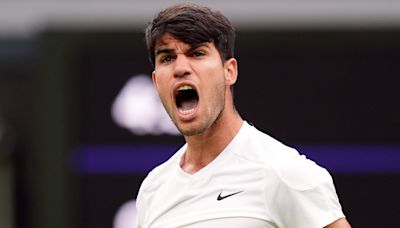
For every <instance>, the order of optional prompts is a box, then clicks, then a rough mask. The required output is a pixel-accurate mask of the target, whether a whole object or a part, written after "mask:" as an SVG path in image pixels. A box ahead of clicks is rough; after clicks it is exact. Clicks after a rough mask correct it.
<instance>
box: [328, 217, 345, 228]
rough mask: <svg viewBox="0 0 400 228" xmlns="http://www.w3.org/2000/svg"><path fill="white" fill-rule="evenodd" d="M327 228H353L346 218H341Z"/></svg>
mask: <svg viewBox="0 0 400 228" xmlns="http://www.w3.org/2000/svg"><path fill="white" fill-rule="evenodd" d="M325 228H351V226H350V224H349V222H348V221H347V219H346V218H341V219H338V220H336V221H334V222H333V223H331V224H329V225H327V226H325Z"/></svg>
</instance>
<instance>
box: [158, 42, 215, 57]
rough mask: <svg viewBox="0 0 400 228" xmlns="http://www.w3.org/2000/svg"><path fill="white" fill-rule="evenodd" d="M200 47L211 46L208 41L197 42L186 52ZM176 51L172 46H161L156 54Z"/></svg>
mask: <svg viewBox="0 0 400 228" xmlns="http://www.w3.org/2000/svg"><path fill="white" fill-rule="evenodd" d="M199 47H207V48H208V47H209V45H208V44H207V43H200V44H196V45H193V46H191V47H190V48H189V49H188V50H187V51H185V52H191V51H193V50H196V49H197V48H199ZM174 53H176V52H175V50H174V49H172V48H160V49H156V50H155V56H158V55H160V54H174Z"/></svg>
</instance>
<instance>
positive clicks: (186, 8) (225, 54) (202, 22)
mask: <svg viewBox="0 0 400 228" xmlns="http://www.w3.org/2000/svg"><path fill="white" fill-rule="evenodd" d="M165 33H170V34H171V35H172V36H174V37H175V38H176V39H178V40H180V41H182V42H184V43H186V44H189V45H190V46H196V45H199V44H202V43H205V42H214V44H215V46H216V48H217V49H218V51H219V54H220V56H221V59H222V61H223V62H225V61H226V60H228V59H230V58H232V57H233V56H234V43H235V29H234V27H233V26H232V24H231V23H230V21H229V20H228V19H227V18H226V17H225V16H224V15H223V14H222V13H220V12H219V11H213V10H211V9H210V8H208V7H203V6H199V5H196V4H193V3H183V4H177V5H173V6H171V7H169V8H167V9H165V10H163V11H161V12H160V13H159V14H158V15H157V16H156V17H155V18H154V19H153V20H152V21H151V22H150V24H149V25H148V26H147V28H146V45H147V51H148V54H149V58H150V62H151V63H152V64H153V66H155V53H154V51H155V50H154V49H155V45H156V42H157V41H158V39H160V38H161V37H162V36H163V35H164V34H165Z"/></svg>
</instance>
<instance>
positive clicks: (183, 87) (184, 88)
mask: <svg viewBox="0 0 400 228" xmlns="http://www.w3.org/2000/svg"><path fill="white" fill-rule="evenodd" d="M189 89H193V88H192V87H191V86H188V85H185V86H181V87H179V88H178V91H180V90H189Z"/></svg>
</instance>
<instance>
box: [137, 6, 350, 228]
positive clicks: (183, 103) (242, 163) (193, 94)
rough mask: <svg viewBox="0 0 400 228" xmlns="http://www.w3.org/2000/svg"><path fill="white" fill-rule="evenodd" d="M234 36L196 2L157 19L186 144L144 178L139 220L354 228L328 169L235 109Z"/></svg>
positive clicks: (154, 49) (166, 227)
mask: <svg viewBox="0 0 400 228" xmlns="http://www.w3.org/2000/svg"><path fill="white" fill-rule="evenodd" d="M234 40H235V31H234V28H233V27H232V25H231V23H230V22H229V20H228V19H227V18H226V17H225V16H223V15H222V14H221V13H219V12H217V11H213V10H211V9H209V8H207V7H203V6H199V5H195V4H189V3H186V4H178V5H174V6H171V7H169V8H167V9H165V10H163V11H161V12H160V13H159V14H158V15H157V16H156V17H155V18H154V19H153V20H152V22H151V23H150V24H149V25H148V27H147V29H146V42H147V48H148V52H149V56H150V60H151V62H152V64H153V65H154V71H153V73H152V78H153V82H154V86H155V87H156V89H157V91H158V94H159V96H160V98H161V101H162V103H163V105H164V107H165V109H166V111H167V112H168V114H169V116H170V117H171V119H172V121H173V122H174V123H175V125H176V127H177V128H178V129H179V131H180V132H181V133H182V135H183V136H184V138H185V140H186V144H185V145H184V146H183V147H182V148H180V149H179V150H178V151H177V152H176V153H175V155H173V156H172V157H171V158H170V159H169V160H167V161H166V162H165V163H163V164H161V165H160V166H158V167H156V168H155V169H154V170H152V171H151V172H150V173H149V174H148V176H147V177H146V179H145V180H144V181H143V183H142V185H141V188H140V191H139V194H138V197H137V209H138V219H137V221H138V225H137V227H139V228H150V227H151V228H171V227H188V228H213V227H218V228H220V227H226V228H239V227H240V228H271V227H275V228H276V227H280V228H285V227H286V228H321V227H329V228H348V227H350V225H349V223H348V222H347V220H346V218H345V215H344V214H343V212H342V208H341V205H340V203H339V199H338V196H337V194H336V191H335V187H334V184H333V181H332V178H331V176H330V174H329V173H328V172H327V170H326V169H324V168H322V167H320V166H318V165H317V164H316V163H314V162H313V161H311V160H308V159H307V158H305V157H304V156H301V155H299V153H298V152H297V151H296V150H295V149H292V148H290V147H288V146H286V145H284V144H282V143H281V142H279V141H277V140H276V139H274V138H272V137H270V136H268V135H267V134H265V133H263V132H261V131H259V130H258V129H257V128H256V127H254V126H252V125H251V124H249V123H248V122H246V121H244V120H243V119H242V118H241V116H240V115H239V113H238V112H237V110H236V109H235V106H234V101H233V90H232V87H233V85H234V84H235V82H236V80H237V77H238V62H237V60H236V59H235V58H234V53H233V49H234ZM254 83H257V80H254Z"/></svg>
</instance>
